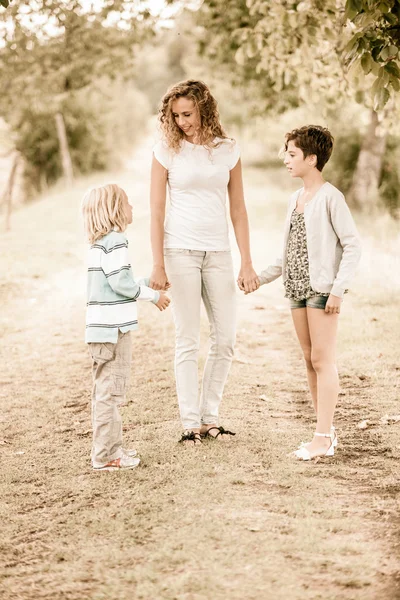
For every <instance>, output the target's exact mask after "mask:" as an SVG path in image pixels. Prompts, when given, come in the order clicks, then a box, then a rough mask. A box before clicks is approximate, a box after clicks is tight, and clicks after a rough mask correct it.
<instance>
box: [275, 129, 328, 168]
mask: <svg viewBox="0 0 400 600" xmlns="http://www.w3.org/2000/svg"><path fill="white" fill-rule="evenodd" d="M291 141H293V142H294V143H295V145H296V146H297V148H300V150H302V151H303V154H304V158H307V156H310V155H311V154H315V156H316V157H317V169H318V171H322V169H323V168H324V166H325V165H326V163H327V162H328V160H329V159H330V157H331V154H332V148H333V136H332V134H331V132H330V131H329V130H328V129H327V128H326V127H320V126H319V125H305V126H304V127H300V128H299V129H293V130H292V131H290V133H287V134H286V135H285V150H287V148H288V143H289V142H291Z"/></svg>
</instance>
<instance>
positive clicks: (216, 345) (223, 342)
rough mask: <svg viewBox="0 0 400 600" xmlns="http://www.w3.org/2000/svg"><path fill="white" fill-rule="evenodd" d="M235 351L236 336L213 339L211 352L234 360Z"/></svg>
mask: <svg viewBox="0 0 400 600" xmlns="http://www.w3.org/2000/svg"><path fill="white" fill-rule="evenodd" d="M234 349H235V335H226V336H220V337H219V338H217V339H216V338H213V337H212V338H211V350H212V351H214V352H215V353H216V354H218V355H219V356H223V357H224V358H233V353H234Z"/></svg>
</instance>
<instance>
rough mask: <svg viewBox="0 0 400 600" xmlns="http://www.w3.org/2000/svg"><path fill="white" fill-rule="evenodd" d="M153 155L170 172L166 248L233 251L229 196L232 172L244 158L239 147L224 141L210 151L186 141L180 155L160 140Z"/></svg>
mask: <svg viewBox="0 0 400 600" xmlns="http://www.w3.org/2000/svg"><path fill="white" fill-rule="evenodd" d="M216 141H220V140H219V138H216ZM153 152H154V156H155V158H156V159H157V160H158V162H159V163H160V164H161V165H162V166H163V167H164V168H165V169H167V171H168V190H169V200H170V206H169V210H168V212H167V216H166V219H165V234H164V247H165V248H185V249H187V250H204V251H217V250H220V251H222V250H225V251H226V250H229V235H228V220H227V217H226V195H227V185H228V182H229V177H230V173H229V171H231V169H233V167H234V166H235V165H236V163H237V162H238V160H239V157H240V150H239V146H238V145H237V144H236V143H235V142H234V141H232V140H223V141H222V144H221V145H220V146H218V148H213V149H212V150H209V149H208V148H205V147H204V146H199V145H197V144H191V143H190V142H187V141H186V140H183V141H182V145H181V149H180V150H179V152H178V153H174V152H173V151H172V150H170V149H169V148H168V146H167V145H166V143H165V142H164V141H159V142H158V143H157V144H156V145H155V146H154V148H153Z"/></svg>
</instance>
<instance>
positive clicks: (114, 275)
mask: <svg viewBox="0 0 400 600" xmlns="http://www.w3.org/2000/svg"><path fill="white" fill-rule="evenodd" d="M101 268H102V270H103V273H104V275H105V276H106V278H107V281H108V283H109V285H110V286H111V288H112V289H113V290H114V292H116V293H117V294H119V295H120V296H125V298H133V299H134V300H146V301H150V302H153V303H154V304H156V303H157V302H158V300H159V298H160V294H159V292H157V291H156V290H152V289H151V288H149V287H147V286H145V285H139V283H138V282H136V281H135V279H134V277H133V273H132V267H131V265H130V263H129V255H128V242H127V240H126V239H125V238H124V237H123V236H121V238H120V239H118V240H117V242H116V243H114V244H113V245H112V246H111V247H110V248H107V252H105V253H104V254H103V255H102V259H101Z"/></svg>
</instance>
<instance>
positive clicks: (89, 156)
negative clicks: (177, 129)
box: [14, 80, 148, 196]
mask: <svg viewBox="0 0 400 600" xmlns="http://www.w3.org/2000/svg"><path fill="white" fill-rule="evenodd" d="M56 112H61V113H62V115H63V117H64V122H65V128H66V132H67V138H68V144H69V150H70V154H71V159H72V164H73V168H74V172H75V173H76V174H84V173H90V172H91V171H96V170H105V169H112V168H116V167H118V166H119V164H120V163H121V159H122V158H123V156H124V155H125V154H126V153H127V152H128V151H129V149H130V148H131V147H132V146H133V145H134V143H135V142H136V141H137V139H138V136H140V135H141V134H142V133H143V131H144V128H145V126H146V122H147V116H148V103H147V100H146V98H145V97H144V96H143V95H142V94H141V93H140V92H138V91H137V90H136V89H135V88H134V87H133V86H132V85H128V84H126V83H124V84H123V83H122V82H120V81H116V82H112V83H111V82H110V81H109V80H104V81H100V82H98V83H97V85H96V88H90V89H85V90H81V91H79V92H77V93H74V94H70V95H69V96H68V97H67V98H66V99H65V100H64V101H63V102H62V103H61V105H59V106H57V108H56V107H55V106H52V107H48V106H44V105H41V106H26V107H25V108H22V109H21V110H20V112H19V115H18V122H17V123H16V124H14V131H16V147H17V149H18V150H19V152H20V153H21V154H22V156H23V157H24V159H25V163H26V169H25V178H26V180H27V181H26V183H27V191H28V196H31V195H33V194H34V193H35V192H38V191H40V190H42V189H43V188H44V187H45V186H46V185H48V184H52V183H54V182H55V181H57V179H59V178H60V177H61V176H62V174H63V173H62V164H61V158H60V153H59V142H58V138H57V130H56V124H55V114H56Z"/></svg>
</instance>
